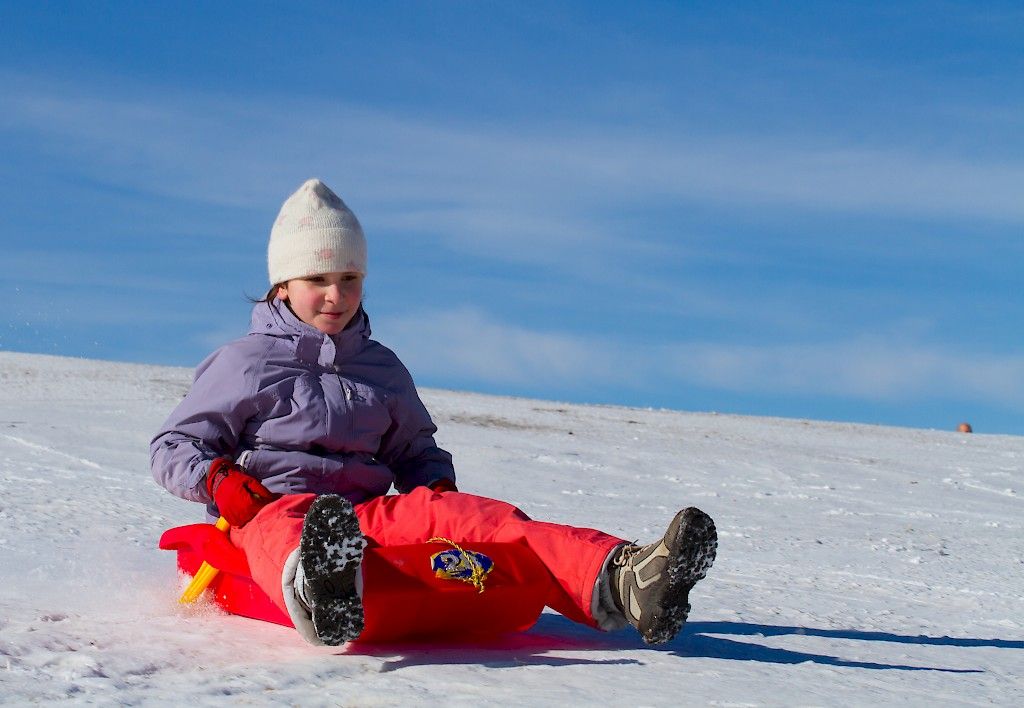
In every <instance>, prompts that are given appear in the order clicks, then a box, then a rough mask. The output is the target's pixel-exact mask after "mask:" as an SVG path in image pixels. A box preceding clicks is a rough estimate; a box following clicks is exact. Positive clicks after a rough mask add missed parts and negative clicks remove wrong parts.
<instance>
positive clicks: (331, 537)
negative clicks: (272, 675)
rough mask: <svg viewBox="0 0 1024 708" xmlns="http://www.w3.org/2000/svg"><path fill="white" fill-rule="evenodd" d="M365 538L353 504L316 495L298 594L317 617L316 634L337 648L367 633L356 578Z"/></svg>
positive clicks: (305, 528)
mask: <svg viewBox="0 0 1024 708" xmlns="http://www.w3.org/2000/svg"><path fill="white" fill-rule="evenodd" d="M365 547H366V540H365V539H364V538H363V534H362V531H360V530H359V519H357V518H356V513H355V510H353V508H352V503H351V502H349V501H348V500H347V499H345V498H344V497H340V496H338V495H336V494H326V495H323V496H319V497H317V498H316V499H315V500H314V501H313V504H312V506H310V507H309V511H307V512H306V519H305V521H304V522H303V524H302V537H301V540H300V541H299V565H300V568H299V570H298V572H297V573H296V579H297V581H298V582H297V583H296V593H295V594H296V597H297V598H298V599H299V601H300V602H302V604H304V605H305V606H306V607H307V608H308V609H309V612H310V615H312V617H313V628H314V629H315V630H316V636H317V637H318V638H319V639H320V641H322V642H323V643H324V644H327V645H328V646H338V645H340V644H344V643H345V642H348V641H351V640H353V639H355V638H356V637H358V636H359V635H360V633H361V632H362V631H363V602H362V599H361V598H360V597H359V593H358V592H357V590H356V576H357V575H358V574H359V566H360V564H361V563H362V560H363V548H365Z"/></svg>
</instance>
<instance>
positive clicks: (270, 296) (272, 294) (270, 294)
mask: <svg viewBox="0 0 1024 708" xmlns="http://www.w3.org/2000/svg"><path fill="white" fill-rule="evenodd" d="M282 285H284V283H278V284H277V285H271V286H270V290H268V291H267V294H266V295H264V296H263V297H253V296H252V295H246V296H245V299H246V300H248V301H249V302H251V303H252V304H254V305H255V304H257V303H260V302H265V303H267V304H268V305H269V304H270V303H272V302H273V301H274V298H276V297H277V289H278V288H279V287H281V286H282Z"/></svg>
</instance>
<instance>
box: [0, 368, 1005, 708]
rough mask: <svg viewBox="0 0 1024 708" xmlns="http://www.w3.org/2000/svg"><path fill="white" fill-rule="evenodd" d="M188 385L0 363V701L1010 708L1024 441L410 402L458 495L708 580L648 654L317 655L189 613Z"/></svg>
mask: <svg viewBox="0 0 1024 708" xmlns="http://www.w3.org/2000/svg"><path fill="white" fill-rule="evenodd" d="M190 379H191V371H188V370H185V369H180V368H168V367H155V366H139V365H127V364H113V363H108V362H99V361H86V360H75V359H65V358H57V357H47V356H38V355H27V354H14V353H0V580H2V582H0V703H5V704H19V703H28V702H33V703H35V702H44V701H45V702H49V701H54V700H70V701H71V702H73V703H123V704H146V705H179V704H194V705H207V704H214V703H221V702H223V701H225V700H228V701H231V702H244V703H253V704H296V705H303V706H316V705H407V704H411V703H426V702H436V703H444V704H446V705H457V706H460V705H465V706H469V705H472V706H479V705H507V704H516V705H548V706H551V705H560V706H564V705H570V704H571V705H577V704H582V705H607V704H619V705H679V704H687V705H701V704H709V705H733V706H734V705H743V706H747V705H783V704H785V705H790V704H844V705H846V704H852V705H865V704H876V703H885V704H890V703H910V704H919V705H924V704H928V705H932V704H948V705H961V704H962V705H981V704H986V705H987V704H992V703H995V704H998V705H1021V704H1022V701H1024V599H1022V598H1024V534H1022V533H1021V528H1022V525H1024V514H1022V511H1024V501H1022V498H1021V497H1022V495H1024V471H1022V461H1024V438H1020V437H1011V436H988V435H979V434H974V435H964V434H960V433H955V432H938V431H926V430H913V429H898V428H884V427H874V426H865V425H850V424H836V423H823V422H814V421H800V420H780V419H768V418H744V417H736V416H726V415H714V414H691V413H679V412H671V411H659V410H638V409H628V408H615V407H588V406H576V405H563V404H557V403H552V402H546V401H536V400H526V399H511V398H499V397H493V396H483V395H476V394H468V393H454V392H447V391H435V390H426V391H423V392H422V393H423V397H424V400H425V401H426V403H427V405H428V407H429V408H430V410H431V411H432V413H433V414H434V417H435V421H436V422H437V424H438V426H439V428H440V433H439V436H438V437H439V441H440V443H441V444H442V446H443V447H445V448H447V449H449V450H450V451H452V453H453V454H454V456H455V460H456V465H457V469H458V471H459V475H460V476H459V484H460V487H461V488H463V489H464V490H467V491H473V492H476V493H480V494H484V495H489V496H494V497H498V498H502V499H506V500H509V501H512V502H513V503H515V504H518V505H519V506H521V507H522V508H523V509H524V510H525V511H527V512H528V513H530V514H531V515H533V516H534V517H535V518H540V519H544V520H550V521H558V522H564V523H571V524H577V525H582V526H596V527H599V528H602V529H604V530H606V531H608V532H610V533H614V534H618V535H621V536H623V537H626V538H630V539H633V538H636V539H641V540H650V539H653V538H654V537H656V536H658V535H660V533H661V532H662V530H663V529H664V526H665V525H666V524H667V522H668V520H669V519H670V518H671V515H672V513H673V512H674V511H675V510H676V509H678V508H681V507H683V506H688V505H696V506H700V507H701V508H703V509H704V510H705V511H707V512H708V513H710V514H711V515H712V516H713V517H714V518H715V520H716V522H717V524H718V528H719V534H720V546H719V554H718V561H717V562H716V564H715V566H714V568H712V570H711V572H710V574H709V575H708V578H707V580H705V581H703V582H702V583H700V584H698V586H697V587H696V588H695V590H694V592H693V593H692V594H691V600H692V602H693V612H692V614H691V621H690V622H689V624H687V626H686V628H685V630H684V631H683V633H682V634H681V635H680V636H679V637H677V638H676V639H675V640H674V641H673V642H671V643H669V644H667V645H665V646H663V647H658V648H650V647H646V646H644V645H643V644H642V642H641V641H640V640H639V639H638V638H637V636H636V635H635V634H633V633H632V632H631V631H629V630H625V631H622V632H617V633H611V634H602V633H599V632H596V631H592V630H590V629H587V628H584V627H580V626H578V625H574V624H572V623H571V622H569V621H568V620H566V619H564V618H562V617H560V616H559V615H556V614H553V613H545V614H544V615H543V616H542V618H541V621H540V622H539V623H538V625H537V626H536V627H535V628H534V629H533V630H531V631H530V632H527V633H525V634H522V635H518V636H512V637H508V638H503V639H500V640H495V641H493V642H489V643H486V644H484V645H465V644H462V645H447V646H429V645H399V646H360V645H349V646H346V647H343V648H340V649H339V648H334V649H332V648H323V647H321V648H317V647H312V646H309V645H307V644H305V643H304V642H303V641H302V640H301V639H300V638H299V636H298V635H297V634H296V633H295V632H294V631H293V630H290V629H286V628H283V627H278V626H274V625H270V624H264V623H259V622H255V621H252V620H246V619H242V618H238V617H230V616H227V615H224V614H222V613H221V612H219V611H218V610H217V609H216V608H213V607H211V606H209V605H207V604H200V606H198V607H195V608H183V607H181V606H179V605H178V604H177V603H176V597H177V595H178V593H179V591H180V589H181V587H182V582H183V580H182V579H180V578H178V577H177V574H176V572H175V570H174V558H173V556H172V554H170V553H166V552H163V551H159V550H157V549H156V542H157V539H158V538H159V536H160V534H161V532H162V531H163V530H164V529H166V528H168V527H171V526H177V525H181V524H185V523H193V522H195V521H197V520H200V519H201V517H202V509H201V508H200V506H199V505H196V504H191V503H188V502H185V501H182V500H179V499H176V498H175V497H173V496H171V495H170V494H168V493H167V492H165V491H164V490H163V489H161V488H160V487H158V486H157V485H156V484H155V483H154V482H153V481H152V479H151V478H150V475H149V457H148V442H149V439H150V437H151V436H152V434H153V433H154V432H155V431H156V429H157V427H158V426H159V425H160V423H161V422H162V420H163V418H164V417H165V416H166V414H167V413H168V411H169V410H170V409H171V407H172V406H173V405H174V404H175V402H176V401H177V400H179V399H180V397H181V396H182V395H183V394H184V393H185V391H186V390H187V388H188V384H189V381H190Z"/></svg>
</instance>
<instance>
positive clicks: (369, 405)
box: [150, 300, 455, 517]
mask: <svg viewBox="0 0 1024 708" xmlns="http://www.w3.org/2000/svg"><path fill="white" fill-rule="evenodd" d="M435 432H437V428H436V427H435V426H434V424H433V422H432V421H431V420H430V414H429V413H427V409H426V408H424V406H423V403H422V402H421V401H420V398H419V394H417V392H416V386H415V385H414V384H413V381H412V377H411V376H410V375H409V372H408V371H407V370H406V368H405V367H404V366H403V365H402V362H400V361H399V360H398V357H397V356H395V354H394V353H393V352H392V351H391V350H390V349H388V348H387V347H384V346H382V345H381V344H378V343H377V342H375V341H373V340H372V339H370V321H369V318H367V317H366V314H365V313H364V312H363V311H362V309H360V311H359V312H358V313H357V314H356V316H355V317H354V318H353V320H352V322H351V323H350V324H349V326H348V327H346V328H345V330H344V331H342V332H341V333H339V334H337V335H334V336H329V335H326V334H324V333H323V332H320V331H319V330H317V329H316V328H315V327H311V326H310V325H307V324H305V323H304V322H302V321H301V320H299V319H298V318H297V317H296V316H295V315H294V314H292V312H291V310H289V309H288V307H287V306H286V305H285V304H284V303H282V302H280V301H279V300H275V301H274V302H273V304H271V305H267V304H266V303H263V302H261V303H258V304H257V305H256V306H255V307H254V308H253V311H252V324H251V326H250V328H249V334H248V336H246V337H242V338H241V339H237V340H235V341H233V342H230V343H229V344H227V345H225V346H223V347H221V348H220V349H218V350H217V351H215V352H214V353H213V354H211V355H210V356H209V357H207V359H206V360H205V361H203V362H202V363H201V364H200V365H199V367H198V368H197V369H196V376H195V380H194V381H193V383H192V389H191V390H190V391H189V392H188V395H186V396H185V398H184V400H182V402H181V403H179V404H178V406H177V408H175V409H174V411H173V412H172V413H171V415H170V417H168V419H167V421H166V422H165V423H164V425H163V429H162V430H161V431H160V432H159V433H157V435H156V437H154V438H153V441H152V443H150V461H151V465H152V470H153V477H154V478H155V479H156V481H157V482H159V483H160V484H161V485H163V486H164V487H166V488H167V489H168V490H169V491H170V492H172V493H173V494H176V495H177V496H179V497H182V498H183V499H188V500H190V501H198V502H204V503H206V504H207V511H208V512H209V514H210V516H211V517H216V516H217V515H218V513H217V508H216V507H215V506H214V505H213V503H212V500H211V499H210V495H209V494H207V492H206V486H205V484H204V478H205V476H206V472H207V470H208V469H209V466H210V462H211V461H212V460H213V459H214V458H216V457H220V456H224V455H226V456H229V457H231V458H232V459H239V460H240V461H241V462H242V464H243V465H244V467H245V468H246V470H247V471H248V473H249V474H251V475H252V476H254V477H256V478H258V479H260V480H262V481H263V484H265V485H266V486H267V488H268V489H270V490H271V491H274V492H283V493H300V492H312V493H315V494H322V493H327V492H332V493H336V494H341V495H343V496H345V497H347V498H348V499H349V500H351V501H352V502H353V503H358V502H360V501H364V500H366V499H370V498H372V497H376V496H380V495H382V494H386V493H387V492H388V490H389V489H390V487H391V484H392V483H394V485H395V488H396V489H397V490H398V491H399V492H408V491H409V490H411V489H413V488H414V487H418V486H422V485H425V484H430V483H432V482H434V481H436V480H438V479H441V478H442V477H446V478H448V479H451V480H452V481H454V480H455V471H454V469H453V467H452V457H451V455H449V454H448V453H447V452H445V451H444V450H442V449H440V448H439V447H437V444H436V443H435V442H434V433H435Z"/></svg>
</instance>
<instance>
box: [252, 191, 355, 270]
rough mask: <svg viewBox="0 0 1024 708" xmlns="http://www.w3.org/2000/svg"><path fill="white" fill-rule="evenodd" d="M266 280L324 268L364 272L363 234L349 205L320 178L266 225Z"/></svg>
mask: <svg viewBox="0 0 1024 708" xmlns="http://www.w3.org/2000/svg"><path fill="white" fill-rule="evenodd" d="M267 270H268V272H269V275H270V284H271V285H278V284H280V283H284V282H287V281H289V280H291V279H292V278H304V277H307V276H310V275H320V274H322V273H346V272H356V273H363V274H365V273H366V237H365V236H364V235H363V227H362V226H360V225H359V220H358V219H356V215H355V214H353V213H352V210H351V209H349V208H348V207H347V206H345V202H343V201H342V200H341V197H339V196H338V195H337V194H335V193H334V192H332V191H331V189H330V187H328V186H327V185H326V184H324V183H323V182H321V181H320V180H318V179H311V180H307V181H306V182H305V183H304V184H303V185H302V186H301V187H299V188H298V189H297V190H296V191H295V193H294V194H292V195H291V196H290V197H288V199H286V200H285V202H284V204H283V205H282V206H281V211H280V213H279V214H278V215H277V219H275V220H274V226H273V228H271V230H270V245H269V246H268V247H267Z"/></svg>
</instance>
